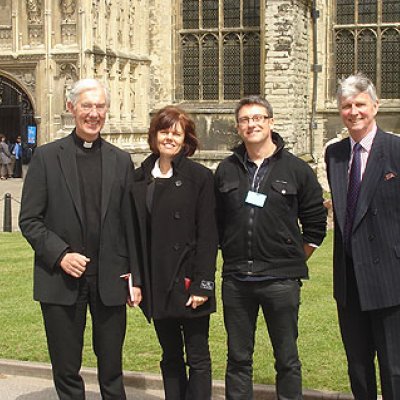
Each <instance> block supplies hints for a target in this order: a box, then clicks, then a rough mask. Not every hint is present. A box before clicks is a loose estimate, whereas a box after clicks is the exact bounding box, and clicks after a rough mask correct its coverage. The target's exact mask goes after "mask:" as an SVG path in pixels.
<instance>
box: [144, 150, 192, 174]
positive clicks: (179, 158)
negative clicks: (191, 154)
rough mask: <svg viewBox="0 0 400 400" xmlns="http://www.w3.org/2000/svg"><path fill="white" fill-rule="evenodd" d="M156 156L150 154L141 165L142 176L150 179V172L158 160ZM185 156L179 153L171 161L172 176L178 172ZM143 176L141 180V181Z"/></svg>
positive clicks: (182, 152)
mask: <svg viewBox="0 0 400 400" xmlns="http://www.w3.org/2000/svg"><path fill="white" fill-rule="evenodd" d="M158 157H159V156H158V154H154V153H151V154H150V155H149V156H148V157H147V158H146V159H145V160H144V161H143V162H142V164H141V166H142V170H143V173H144V176H147V177H151V171H152V169H153V167H154V164H155V162H156V160H157V158H158ZM185 160H186V156H185V154H184V151H183V150H182V151H180V152H179V153H178V154H177V155H176V156H175V157H174V159H173V160H172V168H173V170H174V175H176V173H177V172H178V171H179V170H180V168H181V166H182V164H183V163H184V162H185ZM144 176H142V177H141V178H142V179H143V178H144Z"/></svg>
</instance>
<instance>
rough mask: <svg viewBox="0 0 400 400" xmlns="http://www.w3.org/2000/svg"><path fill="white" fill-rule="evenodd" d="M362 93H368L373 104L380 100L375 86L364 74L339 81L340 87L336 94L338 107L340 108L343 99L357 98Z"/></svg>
mask: <svg viewBox="0 0 400 400" xmlns="http://www.w3.org/2000/svg"><path fill="white" fill-rule="evenodd" d="M360 93H367V94H368V95H369V97H371V100H372V101H373V102H376V101H377V100H378V96H377V95H376V89H375V85H374V84H373V83H372V81H371V80H370V79H369V78H367V77H366V76H365V75H364V74H362V73H357V74H354V75H350V76H348V77H347V78H344V79H342V80H341V81H339V86H338V90H337V93H336V100H337V104H338V106H340V102H341V100H342V98H345V99H346V98H348V97H352V96H357V95H359V94H360Z"/></svg>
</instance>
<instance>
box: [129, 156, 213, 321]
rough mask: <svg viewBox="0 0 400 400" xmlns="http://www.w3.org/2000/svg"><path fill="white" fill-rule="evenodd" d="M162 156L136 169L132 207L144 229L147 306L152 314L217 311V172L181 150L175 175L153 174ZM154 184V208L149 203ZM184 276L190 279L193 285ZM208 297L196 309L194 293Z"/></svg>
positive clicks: (184, 315)
mask: <svg viewBox="0 0 400 400" xmlns="http://www.w3.org/2000/svg"><path fill="white" fill-rule="evenodd" d="M156 159H157V156H156V155H154V154H152V155H150V156H149V157H148V158H147V159H146V160H145V161H144V162H143V163H142V165H141V167H140V168H138V169H137V170H136V171H135V178H134V183H133V185H132V199H133V207H134V208H135V209H136V215H137V217H138V221H137V222H138V226H139V229H140V232H139V238H140V240H139V241H138V242H140V243H141V246H140V247H141V248H140V249H139V260H140V262H141V263H142V265H143V266H144V270H145V271H146V272H145V277H144V279H145V280H146V282H145V284H144V285H143V288H142V291H143V297H144V299H143V305H142V308H143V309H144V312H145V314H146V315H147V317H151V318H154V319H163V318H192V317H198V316H204V315H207V314H210V313H212V312H214V311H215V291H214V286H215V284H214V278H215V260H216V255H217V246H218V235H217V227H216V219H215V198H214V183H213V175H212V172H211V171H210V170H209V169H208V168H206V167H204V166H202V165H201V164H199V163H196V162H194V161H192V160H190V159H188V158H186V157H185V156H184V155H183V154H182V153H180V154H179V155H177V156H176V157H175V159H174V160H173V163H172V164H173V171H174V174H173V176H172V177H171V178H157V179H154V178H153V177H152V175H151V170H152V169H153V167H154V163H155V161H156ZM152 185H153V188H154V192H153V196H152V205H151V213H149V212H148V209H147V207H146V199H147V201H148V189H149V188H151V186H152ZM185 278H190V280H191V284H190V287H189V289H186V288H185ZM191 294H193V295H199V296H208V297H209V300H208V301H207V302H205V303H204V305H202V306H200V307H198V308H197V309H196V310H193V309H192V308H191V307H187V306H186V305H185V304H186V302H187V300H188V298H189V296H190V295H191Z"/></svg>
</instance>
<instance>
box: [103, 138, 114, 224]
mask: <svg viewBox="0 0 400 400" xmlns="http://www.w3.org/2000/svg"><path fill="white" fill-rule="evenodd" d="M116 167H117V158H116V154H115V152H114V151H113V149H112V147H111V146H110V145H108V143H107V142H106V141H104V140H102V149H101V226H103V222H104V218H105V216H106V212H107V208H108V203H109V201H110V196H111V192H112V185H113V183H114V179H115V176H116V171H115V169H116Z"/></svg>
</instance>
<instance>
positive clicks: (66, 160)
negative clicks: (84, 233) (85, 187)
mask: <svg viewBox="0 0 400 400" xmlns="http://www.w3.org/2000/svg"><path fill="white" fill-rule="evenodd" d="M59 160H60V165H61V172H62V174H63V176H64V179H65V181H66V183H67V187H68V189H69V192H70V194H71V198H72V201H73V203H74V205H75V209H76V212H77V214H78V216H79V219H80V221H81V223H82V222H83V213H82V201H81V195H80V190H79V177H78V167H77V164H76V148H75V144H74V139H73V137H72V135H70V136H68V137H67V138H66V140H65V141H63V142H62V143H61V145H60V152H59Z"/></svg>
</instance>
